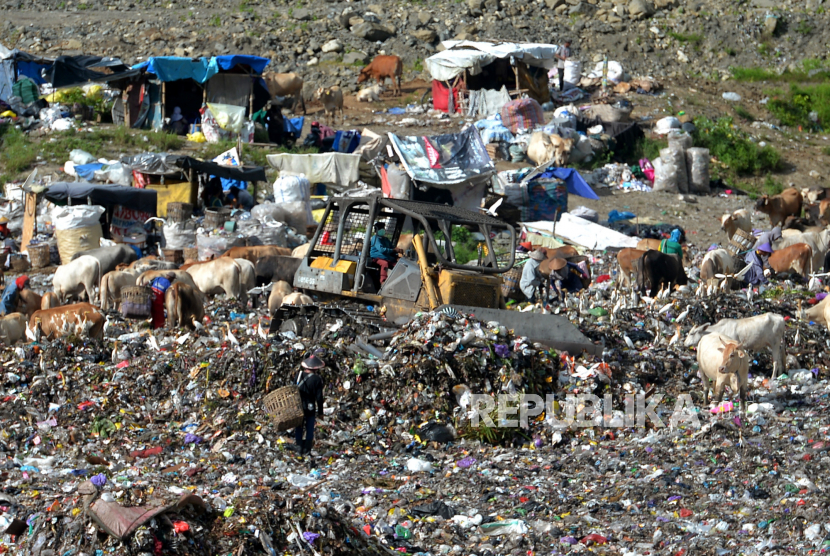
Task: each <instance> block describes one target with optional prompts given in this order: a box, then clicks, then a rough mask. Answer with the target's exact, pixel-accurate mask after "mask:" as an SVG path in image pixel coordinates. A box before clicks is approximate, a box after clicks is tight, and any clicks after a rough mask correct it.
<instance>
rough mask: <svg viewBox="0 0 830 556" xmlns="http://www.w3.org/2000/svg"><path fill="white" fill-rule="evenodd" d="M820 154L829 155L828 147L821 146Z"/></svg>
mask: <svg viewBox="0 0 830 556" xmlns="http://www.w3.org/2000/svg"><path fill="white" fill-rule="evenodd" d="M821 154H825V155H827V156H830V147H822V149H821Z"/></svg>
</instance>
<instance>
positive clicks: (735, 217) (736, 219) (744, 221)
mask: <svg viewBox="0 0 830 556" xmlns="http://www.w3.org/2000/svg"><path fill="white" fill-rule="evenodd" d="M720 227H721V229H722V230H723V231H724V232H726V239H732V236H734V235H735V232H736V231H738V230H743V231H744V232H746V233H752V218H750V216H749V211H747V210H746V209H739V210H736V211H734V212H733V213H732V214H724V215H723V216H721V217H720Z"/></svg>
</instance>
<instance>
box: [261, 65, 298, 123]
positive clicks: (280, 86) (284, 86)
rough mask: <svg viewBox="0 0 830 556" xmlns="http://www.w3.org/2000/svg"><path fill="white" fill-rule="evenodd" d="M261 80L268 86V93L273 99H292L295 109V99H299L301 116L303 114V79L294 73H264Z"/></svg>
mask: <svg viewBox="0 0 830 556" xmlns="http://www.w3.org/2000/svg"><path fill="white" fill-rule="evenodd" d="M262 78H263V79H264V80H265V84H266V85H267V86H268V92H269V93H270V94H271V98H273V97H288V96H290V97H294V99H295V101H294V106H295V107H296V105H297V102H296V99H299V101H300V104H301V105H302V107H303V114H305V113H306V112H305V99H304V98H303V78H302V77H300V76H299V75H297V74H296V73H266V74H263V76H262Z"/></svg>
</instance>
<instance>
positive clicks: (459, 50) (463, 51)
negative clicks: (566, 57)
mask: <svg viewBox="0 0 830 556" xmlns="http://www.w3.org/2000/svg"><path fill="white" fill-rule="evenodd" d="M441 45H442V46H443V47H444V48H445V49H446V50H443V51H441V52H439V53H438V54H434V55H432V56H430V57H429V58H427V59H426V66H427V70H428V71H429V73H430V75H431V76H432V78H433V79H434V80H437V81H450V80H452V79H454V78H455V77H457V76H459V75H461V74H463V73H464V72H469V73H470V75H477V74H479V73H481V68H482V67H484V66H486V65H488V64H491V63H493V62H494V61H495V60H496V59H497V58H510V57H512V58H515V59H516V60H521V61H522V62H524V63H525V64H527V65H528V66H536V67H542V68H546V69H550V68H552V67H553V66H554V63H555V60H554V57H553V56H554V54H556V50H557V48H558V47H557V46H556V45H553V44H540V43H512V42H502V43H491V42H476V41H444V42H442V43H441Z"/></svg>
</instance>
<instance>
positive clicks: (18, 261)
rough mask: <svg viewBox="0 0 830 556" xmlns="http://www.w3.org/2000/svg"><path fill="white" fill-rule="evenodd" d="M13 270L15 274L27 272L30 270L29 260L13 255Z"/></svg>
mask: <svg viewBox="0 0 830 556" xmlns="http://www.w3.org/2000/svg"><path fill="white" fill-rule="evenodd" d="M11 265H12V270H14V271H15V272H26V271H27V270H29V267H30V266H31V265H29V259H27V258H26V257H25V256H21V255H12V257H11Z"/></svg>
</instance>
